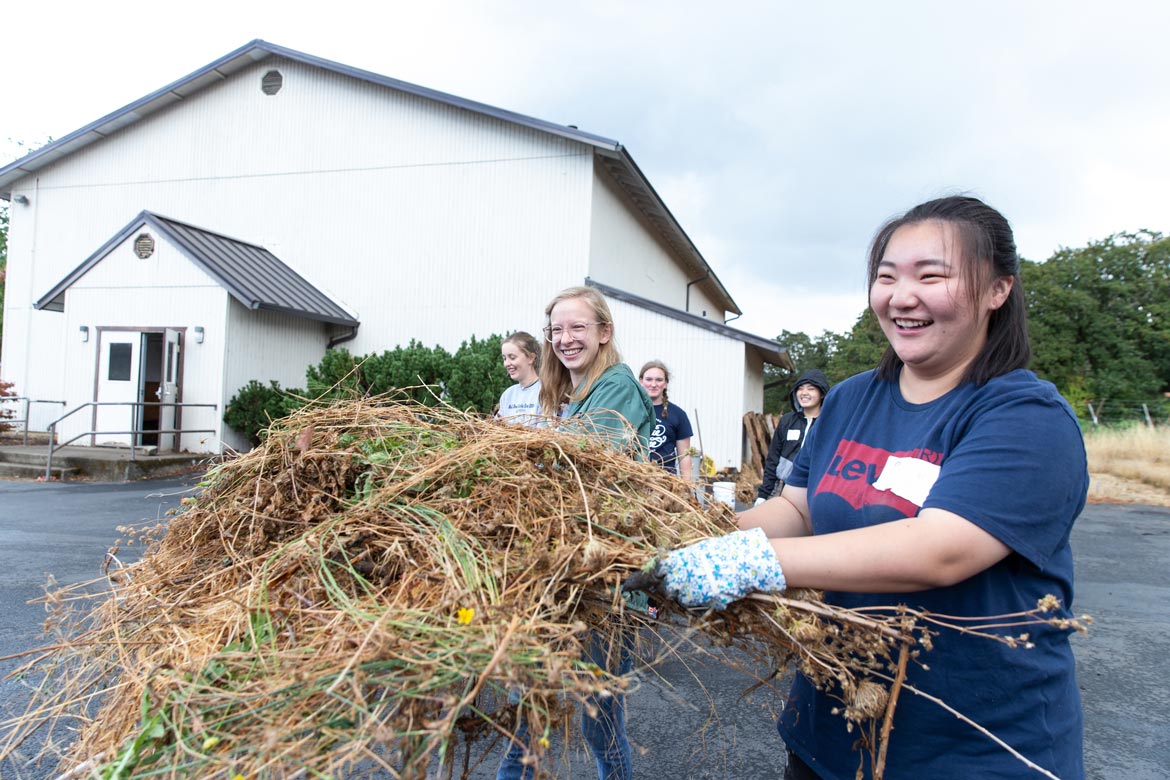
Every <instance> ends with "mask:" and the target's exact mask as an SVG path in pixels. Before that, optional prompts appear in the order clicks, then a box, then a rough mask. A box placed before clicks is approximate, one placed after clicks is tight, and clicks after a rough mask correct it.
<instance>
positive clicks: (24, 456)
mask: <svg viewBox="0 0 1170 780" xmlns="http://www.w3.org/2000/svg"><path fill="white" fill-rule="evenodd" d="M48 451H49V447H48V445H45V446H44V447H7V448H5V449H3V450H0V463H19V464H23V465H26V466H37V465H39V466H40V467H41V471H44V470H45V457H46V455H47V454H48ZM60 459H61V456H60V455H59V454H58V455H55V456H53V463H54V464H56V463H57V461H58V460H60Z"/></svg>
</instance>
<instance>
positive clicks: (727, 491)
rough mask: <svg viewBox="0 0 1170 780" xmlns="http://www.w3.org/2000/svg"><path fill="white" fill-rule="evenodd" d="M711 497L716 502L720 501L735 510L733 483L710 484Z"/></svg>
mask: <svg viewBox="0 0 1170 780" xmlns="http://www.w3.org/2000/svg"><path fill="white" fill-rule="evenodd" d="M711 496H712V497H713V498H714V499H715V500H716V501H722V502H723V503H724V504H727V505H728V506H729V507H731V508H732V509H735V483H734V482H713V483H711Z"/></svg>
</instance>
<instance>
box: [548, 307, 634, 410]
mask: <svg viewBox="0 0 1170 780" xmlns="http://www.w3.org/2000/svg"><path fill="white" fill-rule="evenodd" d="M574 299H580V300H582V301H584V302H585V303H586V305H588V306H589V308H590V309H592V311H593V316H594V318H595V319H596V320H597V324H598V325H602V326H608V327H609V329H610V333H609V341H607V342H605V343H604V344H601V345H600V346H599V348H598V351H597V357H596V358H595V359H594V361H593V364H592V365H591V366H589V370H588V371H587V372H586V373H585V378H584V379H583V380H581V384H580V386H579V387H577V388H576V392H574V391H573V379H572V377H571V376H570V375H569V369H567V368H565V364H564V363H562V362H561V361H560V359H559V358H557V359H549V360H544V361H541V366H540V409H541V412H542V413H544V414H546V415H549V416H550V417H555V416H558V415H560V413H561V409H562V408H563V407H564V406H565V404H567V403H569V402H570V401H577V400H580V399H581V398H584V397H585V396H587V395H589V391H590V390H591V389H592V388H593V383H594V382H596V381H597V380H598V378H599V377H600V376H601V375H602V374H603V373H605V370H606V369H608V368H610V367H611V366H616V365H617V364H618V363H620V362H622V356H621V353H620V352H618V348H617V343H616V342H615V341H614V333H613V314H611V313H610V311H609V304H607V303H606V302H605V298H604V297H603V296H602V294H601V293H600V292H598V291H597V290H596V289H594V288H592V287H569V288H567V289H564V290H561V291H560V292H559V293H557V295H556V297H555V298H553V299H552V300H551V301H549V304H548V306H545V307H544V323H545V326H546V327H547V326H548V324H549V321H550V318H551V317H552V310H553V309H554V308H555V307H556V305H557V304H558V303H561V302H563V301H570V300H574ZM549 351H550V352H552V353H553V357H554V358H556V350H549Z"/></svg>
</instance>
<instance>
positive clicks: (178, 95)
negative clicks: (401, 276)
mask: <svg viewBox="0 0 1170 780" xmlns="http://www.w3.org/2000/svg"><path fill="white" fill-rule="evenodd" d="M274 55H275V56H279V57H283V58H285V59H288V60H292V61H294V62H300V63H304V64H306V65H311V66H314V67H318V68H324V69H326V70H329V71H332V72H334V73H339V74H343V75H346V76H350V77H353V78H357V79H361V80H363V81H367V82H370V83H373V84H378V85H380V86H384V87H388V88H391V89H396V90H399V91H402V92H407V93H410V94H413V95H418V96H420V97H424V98H428V99H430V100H435V101H438V102H441V103H445V104H447V105H450V106H454V107H456V108H462V109H466V110H468V111H472V112H474V113H478V114H483V115H486V116H491V117H495V118H496V119H500V120H503V121H506V122H511V123H514V124H520V125H524V126H526V127H530V128H532V129H534V130H540V131H542V132H546V133H551V134H553V135H557V136H560V137H563V138H567V139H569V140H572V141H577V142H579V143H584V144H587V145H589V146H592V147H596V148H598V149H606V150H609V151H616V150H618V149H620V148H621V144H619V143H618V142H617V141H614V140H613V139H610V138H604V137H602V136H599V135H594V134H593V133H586V132H583V131H581V130H578V129H577V128H574V127H570V126H568V125H558V124H556V123H553V122H547V121H545V120H543V119H537V118H535V117H530V116H526V115H524V114H519V113H516V112H514V111H507V110H505V109H502V108H497V107H495V106H490V105H488V104H486V103H478V102H476V101H474V100H467V99H465V98H461V97H458V96H456V95H450V94H448V93H446V92H439V91H438V90H434V89H429V88H427V87H421V86H418V85H417V84H410V83H408V82H405V81H399V80H398V79H392V78H389V77H388V76H382V75H380V74H377V73H372V72H370V71H367V70H362V69H360V68H353V67H350V66H348V65H343V64H342V63H339V62H333V61H332V60H327V59H323V58H321V57H316V56H313V55H312V54H306V53H304V52H300V51H296V50H295V49H287V48H285V47H283V46H277V45H276V44H273V43H268V42H267V41H264V40H261V39H259V38H257V39H256V40H254V41H250V42H249V43H246V44H244V45H243V46H241V47H240V48H238V49H236V50H235V51H232V52H229V53H228V54H225V55H224V56H222V57H220V58H219V59H218V60H215V61H214V62H212V63H210V64H208V65H205V66H203V67H202V68H199V69H198V70H196V71H193V72H192V73H189V74H187V75H186V76H184V77H182V78H181V79H178V80H177V81H173V82H171V83H170V84H168V85H166V86H165V87H163V88H161V89H159V90H156V91H154V92H151V93H150V94H149V95H146V96H145V97H142V98H139V99H138V100H135V101H134V102H133V103H129V104H128V105H125V106H123V107H122V108H119V109H118V110H116V111H113V112H111V113H109V114H106V115H105V116H103V117H102V118H100V119H97V120H95V121H93V122H90V123H89V124H88V125H85V126H84V127H82V128H80V129H78V130H75V131H73V132H72V133H69V134H68V135H66V136H64V137H63V138H60V139H58V140H56V141H53V142H52V143H49V144H46V145H45V146H43V147H41V148H40V149H36V150H34V151H32V152H29V153H28V154H26V155H25V156H24V157H21V158H19V159H17V160H15V161H13V162H11V163H9V164H8V165H6V166H4V167H0V198H3V199H5V200H10V199H11V197H12V186H11V185H12V184H13V183H14V182H16V181H19V180H20V179H22V178H24V177H25V176H28V175H30V174H33V173H36V171H38V170H40V169H41V168H44V167H46V166H47V165H50V164H52V163H54V162H56V161H57V160H59V159H61V158H62V157H65V156H66V155H68V154H71V153H72V152H74V151H77V150H78V149H81V148H83V147H85V146H88V145H89V144H92V143H94V142H96V141H99V140H101V139H103V138H105V137H106V136H108V135H110V134H112V133H115V132H117V131H118V130H121V129H122V128H124V127H126V126H127V125H131V124H134V123H135V122H138V121H140V120H142V119H144V118H146V117H148V116H150V115H151V114H154V113H155V112H157V111H160V110H162V109H163V108H166V107H167V106H170V105H173V104H174V103H176V102H179V101H181V100H185V99H186V98H188V97H190V96H191V95H193V94H195V93H196V92H199V91H201V90H203V89H205V88H207V87H208V86H210V85H212V84H216V83H218V82H220V81H223V80H224V79H226V78H227V77H228V76H230V75H231V74H233V73H236V72H238V71H240V70H242V69H244V68H246V67H248V66H249V65H252V64H253V63H256V62H260V61H262V60H264V59H267V58H268V57H270V56H274Z"/></svg>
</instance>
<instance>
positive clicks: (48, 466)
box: [45, 401, 219, 482]
mask: <svg viewBox="0 0 1170 780" xmlns="http://www.w3.org/2000/svg"><path fill="white" fill-rule="evenodd" d="M99 406H132V407H138V406H143V407H145V406H172V407H181V408H184V409H200V408H202V409H215V410H217V411H218V409H219V404H195V403H186V402H182V401H86V402H85V403H83V404H81V405H80V406H77V407H74V408H73V409H70V410H69V411H68V412H66V413H65V414H63V415H61V416H60V417H58V418H57V419H56V420H53V421H52V422H51V423H49V454H48V456H47V457H46V458H45V481H46V482H48V481H49V479H50V477H51V476H52V469H53V453H55V452H56V451H57V450H59V449H61V448H62V447H66V446H68V445H70V444H72V443H73V442H75V441H77V440H78V439H80V438H83V437H85V436H97V435H104V436H135V435H140V434H143V433H157V434H164V433H174V434H179V435H182V434H184V433H216V432H217V431H216V429H215V428H167V429H160V430H153V429H152V430H146V429H145V428H133V429H132V430H129V431H101V430H90V431H84V432H83V433H79V434H77V435H76V436H74V437H73V438H72V439H69V440H67V441H63V442H61V443H59V444H57V443H54V440H55V439H56V438H57V423H59V422H61V421H62V420H65V419H66V418H68V417H70V416H72V415H74V414H76V413H77V412H79V411H81V410H82V409H86V408H89V407H93V408H95V409H96V408H97V407H99ZM137 450H138V446H137V445H136V444H134V443H133V440H131V443H130V460H131V462H133V461H134V456H135V453H136V452H137Z"/></svg>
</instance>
